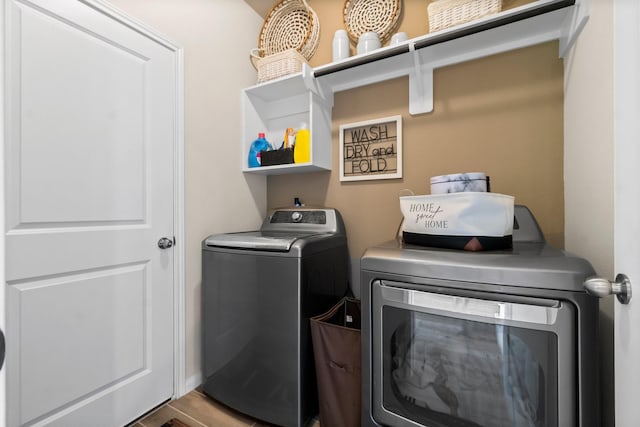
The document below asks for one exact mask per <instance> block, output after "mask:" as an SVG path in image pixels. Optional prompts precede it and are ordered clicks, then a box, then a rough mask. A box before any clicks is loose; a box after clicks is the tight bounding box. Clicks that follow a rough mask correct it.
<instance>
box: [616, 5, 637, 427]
mask: <svg viewBox="0 0 640 427" xmlns="http://www.w3.org/2000/svg"><path fill="white" fill-rule="evenodd" d="M614 40H615V41H614V44H615V46H614V56H615V62H614V84H615V86H614V88H615V89H614V94H615V102H614V105H615V106H614V133H615V135H614V137H615V171H616V172H615V271H616V272H617V273H624V274H626V275H627V276H628V277H629V279H630V281H631V284H632V289H633V292H635V295H633V294H632V298H631V302H630V303H629V304H628V305H623V304H620V303H619V302H617V301H616V302H615V319H614V325H615V348H614V351H615V355H614V367H615V416H616V426H618V427H635V426H638V425H639V423H640V421H639V420H640V398H639V397H638V392H639V390H640V362H639V361H640V187H639V186H638V179H637V171H638V168H639V167H640V2H638V1H636V0H634V1H631V0H616V1H614Z"/></svg>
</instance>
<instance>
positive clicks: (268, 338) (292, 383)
mask: <svg viewBox="0 0 640 427" xmlns="http://www.w3.org/2000/svg"><path fill="white" fill-rule="evenodd" d="M348 263H349V254H348V249H347V238H346V233H345V227H344V223H343V221H342V217H341V216H340V213H339V212H338V211H337V210H335V209H328V208H306V207H296V208H283V209H276V210H274V211H273V212H271V213H270V215H268V216H267V217H266V218H265V220H264V222H263V224H262V226H261V228H260V230H258V231H251V232H240V233H227V234H216V235H211V236H209V237H208V238H207V239H205V240H204V241H203V243H202V332H203V335H202V338H203V340H202V349H203V354H202V369H203V377H204V381H203V389H204V392H205V393H206V394H207V395H208V396H210V397H212V398H213V399H215V400H217V401H219V402H221V403H223V404H225V405H227V406H229V407H231V408H233V409H236V410H238V411H240V412H242V413H244V414H247V415H250V416H252V417H255V418H258V419H260V420H264V421H267V422H269V423H272V424H276V425H281V426H303V425H305V424H306V423H307V422H308V421H309V420H310V419H311V418H312V417H314V416H315V415H317V414H318V397H317V387H316V378H315V368H314V362H313V349H312V344H311V334H310V326H309V318H310V317H312V316H315V315H318V314H321V313H324V312H325V311H327V310H328V309H329V308H331V307H332V306H333V305H334V304H336V303H337V302H338V301H339V300H340V298H341V297H343V296H344V295H345V294H346V293H347V290H348V288H349V285H348V277H349V267H348V265H349V264H348Z"/></svg>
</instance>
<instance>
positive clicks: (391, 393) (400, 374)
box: [372, 281, 576, 427]
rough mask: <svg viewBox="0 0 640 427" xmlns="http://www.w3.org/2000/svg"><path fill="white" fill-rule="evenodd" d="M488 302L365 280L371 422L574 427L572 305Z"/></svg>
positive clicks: (460, 294) (482, 297)
mask: <svg viewBox="0 0 640 427" xmlns="http://www.w3.org/2000/svg"><path fill="white" fill-rule="evenodd" d="M411 287H412V288H413V289H411ZM443 291H446V292H449V291H451V293H447V294H443V293H442V292H443ZM465 294H466V295H465ZM469 295H473V296H469ZM494 298H496V294H489V293H484V294H482V293H479V292H475V291H473V292H470V291H462V290H455V289H446V288H442V287H435V286H434V287H430V286H419V288H418V287H417V286H416V285H408V284H402V283H397V282H388V281H376V282H374V283H373V288H372V320H373V329H372V335H373V355H372V360H373V377H374V378H373V381H372V384H374V390H373V405H372V408H373V414H374V418H375V419H376V421H378V422H379V423H380V424H388V425H395V426H419V425H429V426H452V425H456V426H468V427H472V426H516V425H517V426H522V427H543V426H544V427H560V426H568V425H575V413H576V399H575V393H574V392H571V391H572V390H574V389H575V384H576V383H575V381H576V378H575V372H576V366H575V360H576V359H575V320H574V319H575V308H574V307H573V306H572V305H571V304H568V303H566V302H562V301H557V300H544V299H538V298H526V297H514V296H511V298H509V300H510V301H508V302H507V301H496V300H495V299H494ZM564 391H566V392H564Z"/></svg>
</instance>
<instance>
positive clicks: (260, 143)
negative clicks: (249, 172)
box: [249, 132, 272, 168]
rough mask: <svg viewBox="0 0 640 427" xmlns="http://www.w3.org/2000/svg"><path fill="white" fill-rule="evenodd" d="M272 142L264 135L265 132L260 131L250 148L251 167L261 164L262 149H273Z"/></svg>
mask: <svg viewBox="0 0 640 427" xmlns="http://www.w3.org/2000/svg"><path fill="white" fill-rule="evenodd" d="M271 149H272V147H271V144H269V141H267V140H266V139H265V137H264V133H263V132H260V133H259V134H258V139H256V140H255V141H253V142H252V143H251V148H250V149H249V167H250V168H256V167H258V166H260V151H262V150H264V151H266V150H271Z"/></svg>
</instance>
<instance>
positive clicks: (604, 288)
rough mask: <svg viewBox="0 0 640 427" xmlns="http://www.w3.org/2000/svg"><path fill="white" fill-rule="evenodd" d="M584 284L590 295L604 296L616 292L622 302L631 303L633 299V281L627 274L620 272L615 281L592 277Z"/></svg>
mask: <svg viewBox="0 0 640 427" xmlns="http://www.w3.org/2000/svg"><path fill="white" fill-rule="evenodd" d="M583 285H584V288H585V290H586V291H587V293H588V294H589V295H593V296H596V297H598V298H603V297H606V296H607V295H611V294H614V295H615V296H616V297H618V301H620V302H621V303H622V304H629V301H631V281H630V280H629V278H628V277H627V276H626V274H618V275H617V276H616V281H615V282H610V281H608V280H607V279H603V278H602V277H590V278H588V279H587V280H585V281H584V283H583Z"/></svg>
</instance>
